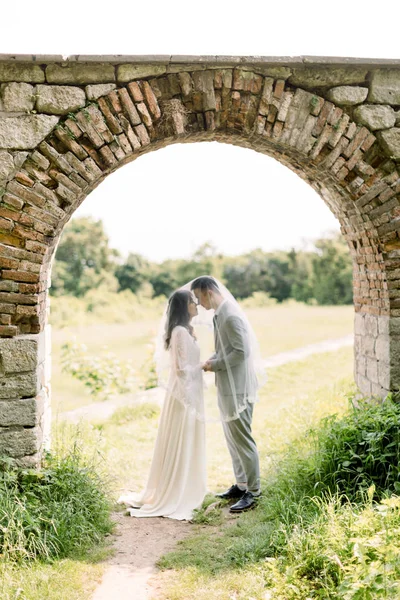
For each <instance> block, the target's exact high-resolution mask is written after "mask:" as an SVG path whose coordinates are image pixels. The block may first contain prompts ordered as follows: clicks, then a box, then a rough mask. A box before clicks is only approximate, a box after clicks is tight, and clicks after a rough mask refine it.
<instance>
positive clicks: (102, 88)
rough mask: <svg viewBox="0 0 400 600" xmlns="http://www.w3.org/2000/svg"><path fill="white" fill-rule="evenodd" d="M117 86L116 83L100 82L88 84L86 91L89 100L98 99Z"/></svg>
mask: <svg viewBox="0 0 400 600" xmlns="http://www.w3.org/2000/svg"><path fill="white" fill-rule="evenodd" d="M115 88H116V85H115V83H99V84H97V85H87V86H86V87H85V91H86V96H87V98H88V100H97V99H98V98H101V96H105V95H106V94H108V92H112V90H115Z"/></svg>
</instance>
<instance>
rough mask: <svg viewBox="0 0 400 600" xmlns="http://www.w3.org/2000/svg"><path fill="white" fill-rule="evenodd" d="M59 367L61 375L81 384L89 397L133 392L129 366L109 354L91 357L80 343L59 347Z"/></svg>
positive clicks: (134, 388) (132, 376)
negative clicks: (60, 365) (63, 374)
mask: <svg viewBox="0 0 400 600" xmlns="http://www.w3.org/2000/svg"><path fill="white" fill-rule="evenodd" d="M61 364H62V370H63V371H64V372H65V373H68V374H70V375H72V377H75V378H76V379H79V380H80V381H82V382H83V383H84V384H85V386H86V387H88V388H89V391H90V394H91V395H92V396H94V397H96V398H100V399H101V400H107V399H108V398H110V397H111V396H113V395H115V394H124V393H126V392H134V391H135V390H136V389H137V380H136V376H135V372H134V370H133V367H132V365H131V364H129V363H127V362H125V363H122V362H121V361H120V360H119V359H118V358H117V357H116V356H115V355H114V354H112V353H111V352H107V353H106V354H103V355H100V354H98V355H96V356H95V357H92V356H89V355H88V353H87V348H86V346H85V345H84V344H79V343H77V342H66V343H65V344H63V346H62V348H61Z"/></svg>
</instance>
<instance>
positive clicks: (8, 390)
mask: <svg viewBox="0 0 400 600" xmlns="http://www.w3.org/2000/svg"><path fill="white" fill-rule="evenodd" d="M38 388H39V381H38V377H37V374H36V372H33V373H14V374H12V375H3V376H0V398H1V399H7V398H31V397H32V396H36V395H37V393H38V391H39V389H38Z"/></svg>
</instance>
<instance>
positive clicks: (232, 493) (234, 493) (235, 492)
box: [215, 483, 246, 500]
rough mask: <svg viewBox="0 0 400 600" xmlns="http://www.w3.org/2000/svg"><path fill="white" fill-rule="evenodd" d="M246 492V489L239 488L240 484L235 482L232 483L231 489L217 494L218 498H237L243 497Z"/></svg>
mask: <svg viewBox="0 0 400 600" xmlns="http://www.w3.org/2000/svg"><path fill="white" fill-rule="evenodd" d="M245 493H246V491H245V490H241V489H240V488H238V486H237V485H236V483H235V484H234V485H231V487H230V488H229V490H227V491H226V492H222V493H221V494H215V495H216V496H217V498H222V499H223V500H232V499H235V498H241V497H242V496H243V494H245Z"/></svg>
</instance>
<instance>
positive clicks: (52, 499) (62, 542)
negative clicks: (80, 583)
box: [0, 443, 112, 561]
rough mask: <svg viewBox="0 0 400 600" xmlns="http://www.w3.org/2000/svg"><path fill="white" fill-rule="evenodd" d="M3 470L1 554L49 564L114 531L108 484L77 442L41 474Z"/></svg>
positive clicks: (46, 462) (52, 459) (0, 487)
mask: <svg viewBox="0 0 400 600" xmlns="http://www.w3.org/2000/svg"><path fill="white" fill-rule="evenodd" d="M3 467H4V468H3V470H1V471H0V554H1V555H2V558H3V559H5V560H9V561H22V560H23V561H26V560H31V559H41V560H51V559H53V558H55V557H58V558H61V557H66V556H69V555H71V553H73V552H76V551H77V550H79V551H82V550H85V549H87V548H89V547H90V546H91V545H93V544H94V543H99V542H100V541H101V540H102V539H103V537H104V535H106V534H108V533H110V532H111V530H112V523H111V520H110V509H111V506H110V500H109V492H108V484H107V483H106V480H105V478H104V475H102V474H101V471H100V469H99V466H98V462H97V460H96V459H95V458H93V459H92V460H91V461H89V460H87V458H85V457H84V456H83V454H82V452H81V449H80V446H79V444H78V443H76V444H74V445H73V447H72V448H70V450H69V451H68V452H67V453H65V454H63V455H59V456H56V455H50V454H49V455H47V456H46V458H45V460H44V463H43V466H42V468H41V469H40V470H33V469H18V470H16V469H12V470H11V469H9V468H8V467H7V464H6V463H3Z"/></svg>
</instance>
